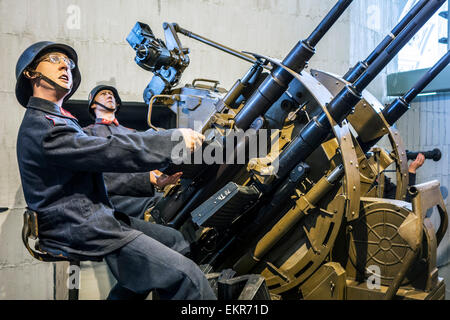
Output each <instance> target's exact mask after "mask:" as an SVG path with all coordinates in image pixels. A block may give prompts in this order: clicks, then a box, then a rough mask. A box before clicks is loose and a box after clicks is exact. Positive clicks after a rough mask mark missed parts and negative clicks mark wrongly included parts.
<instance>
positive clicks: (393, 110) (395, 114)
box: [383, 51, 450, 125]
mask: <svg viewBox="0 0 450 320" xmlns="http://www.w3.org/2000/svg"><path fill="white" fill-rule="evenodd" d="M449 62H450V51H447V53H446V54H445V55H444V56H443V57H442V58H441V59H439V61H438V62H437V63H436V64H435V65H434V66H433V67H431V68H430V69H429V70H428V71H427V72H426V73H425V74H424V75H423V76H422V77H421V78H420V79H419V80H418V81H417V82H416V83H415V84H414V85H413V86H412V88H411V89H410V90H409V91H408V92H407V93H406V94H404V95H403V96H402V97H399V98H397V99H395V100H394V101H393V102H392V103H391V104H389V105H388V106H387V107H386V108H384V109H383V116H384V118H385V119H386V121H387V122H388V123H389V125H393V124H394V123H395V122H396V121H397V120H398V119H400V117H401V116H402V115H403V114H404V113H405V112H406V111H408V109H409V104H410V103H411V101H412V100H413V99H414V98H415V97H417V95H418V94H419V93H420V92H421V91H422V90H423V89H425V87H426V86H427V85H428V84H429V83H430V82H431V81H433V79H434V78H435V77H436V76H437V75H438V74H439V73H440V72H441V71H442V70H443V69H444V68H445V67H446V66H447V65H448V64H449Z"/></svg>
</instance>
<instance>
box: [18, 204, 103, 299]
mask: <svg viewBox="0 0 450 320" xmlns="http://www.w3.org/2000/svg"><path fill="white" fill-rule="evenodd" d="M29 239H32V240H35V244H34V249H33V248H31V246H30V243H29ZM22 241H23V244H24V245H25V247H26V248H27V250H28V252H29V253H30V254H31V256H32V257H33V258H35V259H37V260H39V261H45V262H58V261H68V262H69V263H70V266H71V267H72V266H77V267H78V268H79V267H80V261H86V260H90V261H101V260H102V259H103V258H101V257H86V256H74V255H69V254H67V253H65V252H62V251H57V250H52V249H50V248H46V247H45V248H44V247H43V246H42V245H41V244H40V243H39V227H38V220H37V213H36V212H34V211H32V210H30V209H28V208H27V209H26V210H25V212H24V214H23V227H22ZM75 276H77V277H78V279H76V280H77V283H80V279H79V273H76V274H75ZM68 290H69V300H78V287H76V286H75V287H74V288H69V289H68Z"/></svg>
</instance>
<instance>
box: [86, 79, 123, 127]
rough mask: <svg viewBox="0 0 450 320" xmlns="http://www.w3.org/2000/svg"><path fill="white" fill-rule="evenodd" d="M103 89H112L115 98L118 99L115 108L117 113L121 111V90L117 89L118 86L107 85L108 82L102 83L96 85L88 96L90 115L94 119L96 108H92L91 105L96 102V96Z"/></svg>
mask: <svg viewBox="0 0 450 320" xmlns="http://www.w3.org/2000/svg"><path fill="white" fill-rule="evenodd" d="M102 90H111V91H112V93H113V95H114V98H115V99H116V110H115V111H116V114H117V113H118V112H119V109H120V105H121V104H122V100H121V99H120V96H119V92H118V91H117V89H116V88H114V87H113V86H109V85H106V84H101V85H98V86H96V87H95V88H94V89H92V90H91V92H89V96H88V111H89V115H90V116H91V117H92V118H93V119H95V113H94V109H92V108H91V106H92V105H93V104H94V101H95V96H96V95H97V94H98V93H99V92H100V91H102ZM107 109H108V108H107Z"/></svg>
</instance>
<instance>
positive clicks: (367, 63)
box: [344, 0, 428, 82]
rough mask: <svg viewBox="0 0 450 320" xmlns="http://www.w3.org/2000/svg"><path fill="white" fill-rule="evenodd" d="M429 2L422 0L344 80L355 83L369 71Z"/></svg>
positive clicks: (351, 69)
mask: <svg viewBox="0 0 450 320" xmlns="http://www.w3.org/2000/svg"><path fill="white" fill-rule="evenodd" d="M427 2H428V0H421V1H419V2H418V3H416V5H415V6H414V7H413V8H412V9H411V10H409V12H408V13H407V14H406V15H405V16H404V17H403V19H402V20H401V21H400V22H399V23H398V24H397V25H396V26H395V27H394V28H393V29H392V31H391V32H390V33H389V34H388V35H387V36H386V37H385V38H384V40H383V41H381V42H380V44H379V45H378V46H377V47H376V48H375V50H373V51H372V53H371V54H370V55H369V56H368V57H367V58H366V59H365V60H364V61H360V62H358V63H357V64H356V65H355V66H354V67H353V68H350V69H349V70H348V71H347V73H346V74H345V75H344V79H345V80H346V81H348V82H355V81H356V80H357V79H358V78H359V76H360V75H361V74H362V73H363V72H364V71H366V70H367V68H368V67H369V66H370V65H371V64H372V63H373V62H374V61H375V59H376V58H377V57H378V56H379V55H380V54H381V52H383V51H384V50H385V49H386V48H387V47H388V46H389V44H390V43H391V42H392V41H393V40H394V39H395V38H396V37H397V36H398V35H399V34H400V32H401V31H402V30H403V29H404V28H405V27H406V26H407V25H408V23H410V22H411V20H412V19H413V18H414V17H415V16H416V15H417V14H418V13H419V12H420V10H422V8H423V7H424V6H425V4H427Z"/></svg>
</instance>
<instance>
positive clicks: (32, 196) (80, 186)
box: [17, 97, 178, 256]
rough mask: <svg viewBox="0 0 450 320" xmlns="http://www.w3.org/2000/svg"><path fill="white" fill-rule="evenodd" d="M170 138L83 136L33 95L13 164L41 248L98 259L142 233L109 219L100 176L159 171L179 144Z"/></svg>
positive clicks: (134, 134) (73, 122)
mask: <svg viewBox="0 0 450 320" xmlns="http://www.w3.org/2000/svg"><path fill="white" fill-rule="evenodd" d="M172 133H173V130H167V131H164V132H162V133H159V132H158V134H155V132H153V131H146V132H129V133H120V134H116V135H111V136H108V138H103V137H94V136H88V135H86V134H85V133H84V132H83V130H82V128H81V127H80V126H79V124H78V122H77V120H76V119H75V118H74V117H73V116H72V115H71V114H70V113H68V112H67V111H65V110H64V109H62V108H60V107H58V106H57V105H56V104H54V103H52V102H50V101H47V100H44V99H40V98H36V97H31V98H30V101H29V103H28V106H27V110H26V112H25V116H24V118H23V121H22V124H21V126H20V129H19V134H18V139H17V159H18V163H19V170H20V176H21V180H22V188H23V191H24V196H25V200H26V202H27V205H28V207H29V208H30V209H31V210H34V211H36V212H37V213H38V224H39V238H40V244H41V245H42V246H43V248H44V249H45V248H49V249H53V250H61V251H63V252H65V253H68V254H69V255H70V254H72V255H83V256H103V255H105V254H107V253H110V252H112V251H114V250H116V249H118V248H120V247H122V246H124V245H125V244H127V243H128V242H130V241H132V240H133V239H135V238H136V237H137V236H138V235H140V234H141V232H139V231H137V230H134V229H131V228H128V227H127V226H124V225H122V224H120V223H119V221H118V220H116V219H115V218H114V216H113V208H112V205H111V203H110V201H109V199H108V196H107V193H106V189H105V184H104V181H103V175H102V172H148V171H151V170H154V169H163V168H165V167H166V166H167V165H168V164H169V163H170V155H171V150H172V148H173V147H174V146H175V145H176V144H177V143H178V142H175V141H172V139H171V134H172ZM155 146H157V147H155Z"/></svg>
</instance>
